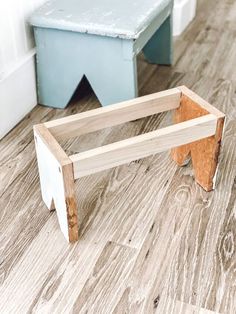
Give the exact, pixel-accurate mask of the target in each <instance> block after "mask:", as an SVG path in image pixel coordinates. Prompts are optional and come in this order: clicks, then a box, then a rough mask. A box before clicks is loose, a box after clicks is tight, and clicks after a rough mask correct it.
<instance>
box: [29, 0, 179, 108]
mask: <svg viewBox="0 0 236 314" xmlns="http://www.w3.org/2000/svg"><path fill="white" fill-rule="evenodd" d="M172 7H173V0H145V1H141V0H139V1H138V0H135V1H134V0H112V1H108V0H96V1H93V0H86V1H82V0H70V1H68V0H56V1H51V2H48V3H46V4H44V5H43V6H42V7H41V8H40V9H38V10H37V11H36V12H35V13H34V14H33V15H32V17H31V19H30V23H31V24H32V25H33V26H34V34H35V41H36V49H37V79H38V100H39V103H40V104H43V105H47V106H51V107H56V108H64V107H65V106H66V105H67V104H68V102H69V100H70V98H71V97H72V95H73V93H74V91H75V90H76V88H77V86H78V84H79V82H80V81H81V79H82V78H83V76H84V75H85V76H86V77H87V79H88V80H89V82H90V84H91V86H92V88H93V89H94V91H95V93H96V95H97V97H98V99H99V101H100V102H101V104H102V105H103V106H105V105H108V104H114V103H117V102H120V101H124V100H127V99H131V98H134V97H137V90H138V88H137V66H136V56H137V54H138V53H139V52H140V51H141V50H143V52H144V55H145V56H146V58H147V60H148V61H150V62H152V63H158V64H166V65H169V64H171V63H172V15H171V14H172Z"/></svg>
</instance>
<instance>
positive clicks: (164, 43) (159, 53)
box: [143, 15, 173, 65]
mask: <svg viewBox="0 0 236 314" xmlns="http://www.w3.org/2000/svg"><path fill="white" fill-rule="evenodd" d="M143 53H144V55H145V58H146V59H147V60H148V61H149V62H150V63H156V64H163V65H171V64H172V62H173V38H172V15H170V16H169V17H168V18H167V19H166V20H165V22H164V23H163V24H162V25H161V26H160V28H159V29H158V30H157V31H156V32H155V34H154V35H153V36H152V37H151V38H150V39H149V41H148V42H147V44H146V45H145V47H144V48H143Z"/></svg>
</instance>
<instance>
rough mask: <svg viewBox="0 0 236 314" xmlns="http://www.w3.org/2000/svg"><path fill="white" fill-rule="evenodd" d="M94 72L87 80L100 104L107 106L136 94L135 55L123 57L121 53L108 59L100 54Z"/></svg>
mask: <svg viewBox="0 0 236 314" xmlns="http://www.w3.org/2000/svg"><path fill="white" fill-rule="evenodd" d="M98 63H100V64H99V65H98V69H97V71H96V73H93V74H92V75H88V77H87V78H88V80H89V82H90V84H91V86H92V88H93V90H94V92H95V94H96V95H97V97H98V99H99V101H100V103H101V104H102V106H107V105H111V104H115V103H118V102H122V101H125V100H128V99H132V98H135V97H137V96H138V86H137V85H138V84H137V64H136V57H135V56H134V57H133V58H131V59H125V58H124V57H123V55H122V53H121V54H120V55H119V56H117V55H116V54H115V53H114V57H113V56H110V58H109V60H108V59H107V58H105V57H104V56H100V59H99V60H98Z"/></svg>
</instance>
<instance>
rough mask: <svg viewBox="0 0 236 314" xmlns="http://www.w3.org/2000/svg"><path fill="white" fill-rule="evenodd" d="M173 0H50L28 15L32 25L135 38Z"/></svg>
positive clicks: (169, 10)
mask: <svg viewBox="0 0 236 314" xmlns="http://www.w3.org/2000/svg"><path fill="white" fill-rule="evenodd" d="M172 4H173V0H54V1H49V2H47V3H46V4H44V5H43V6H42V7H41V8H39V9H38V10H36V11H35V13H34V14H33V15H32V16H31V19H30V23H31V24H32V25H34V26H38V27H45V28H54V29H61V30H68V31H75V32H80V33H89V34H97V35H103V36H111V37H120V38H125V39H136V38H138V37H139V35H140V34H141V33H142V32H143V31H144V30H145V29H146V28H147V27H148V26H149V25H150V23H152V22H153V21H154V20H155V19H157V18H158V16H159V14H161V13H162V12H163V10H165V11H166V10H168V14H170V12H171V9H172Z"/></svg>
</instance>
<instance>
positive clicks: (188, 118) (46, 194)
mask: <svg viewBox="0 0 236 314" xmlns="http://www.w3.org/2000/svg"><path fill="white" fill-rule="evenodd" d="M168 110H174V122H175V124H174V125H171V126H167V127H165V128H162V129H159V130H156V131H152V132H149V133H146V134H142V135H138V136H135V137H131V138H128V139H125V140H123V141H119V142H116V143H112V144H109V145H105V146H102V147H98V148H95V149H91V150H88V151H85V152H81V153H78V154H75V155H72V156H67V154H66V153H65V152H64V150H63V149H62V148H61V146H60V144H59V143H58V140H61V139H69V138H72V137H76V136H79V135H81V134H85V133H89V132H93V131H97V130H100V129H103V128H106V127H111V126H114V125H118V124H122V123H124V122H128V121H132V120H136V119H139V118H143V117H146V116H150V115H153V114H156V113H159V112H163V111H168ZM224 118H225V115H224V114H223V113H222V112H220V111H219V110H217V109H216V108H214V107H213V106H211V105H210V104H209V103H207V102H206V101H205V100H203V99H202V98H201V97H199V96H198V95H196V94H195V93H194V92H192V91H191V90H189V89H188V88H187V87H185V86H181V87H178V88H173V89H170V90H166V91H163V92H159V93H155V94H151V95H148V96H144V97H139V98H135V99H133V100H130V101H125V102H122V103H118V104H115V105H111V106H108V107H104V108H98V109H95V110H90V111H87V112H83V113H79V114H75V115H71V116H68V117H65V118H61V119H58V120H54V121H49V122H46V123H42V124H38V125H35V126H34V135H35V145H36V152H37V160H38V168H39V176H40V183H41V191H42V197H43V200H44V202H45V204H46V206H47V207H48V208H49V209H50V210H52V209H56V211H57V215H58V220H59V224H60V228H61V230H62V232H63V234H64V236H65V237H66V239H67V240H68V241H70V242H74V241H76V240H78V215H77V207H76V199H75V188H74V183H75V180H76V179H78V178H80V177H83V176H87V175H89V174H92V173H96V172H98V171H102V170H105V169H109V168H112V167H115V166H118V165H122V164H125V163H128V162H131V161H133V160H137V159H140V158H144V157H147V156H149V155H153V154H156V153H158V152H161V151H165V150H168V149H170V148H172V151H171V156H172V158H173V160H174V161H175V162H176V163H177V164H178V165H180V166H181V165H184V164H186V160H188V159H189V156H190V155H191V158H192V163H193V168H194V172H195V180H196V181H197V183H198V184H200V185H201V186H202V187H203V189H204V190H206V191H211V190H212V189H213V188H214V185H215V174H216V168H217V164H218V156H219V152H220V144H221V138H222V132H223V125H224ZM91 136H92V135H91Z"/></svg>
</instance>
